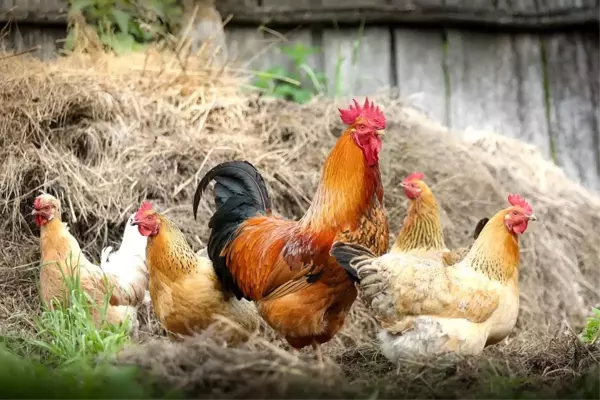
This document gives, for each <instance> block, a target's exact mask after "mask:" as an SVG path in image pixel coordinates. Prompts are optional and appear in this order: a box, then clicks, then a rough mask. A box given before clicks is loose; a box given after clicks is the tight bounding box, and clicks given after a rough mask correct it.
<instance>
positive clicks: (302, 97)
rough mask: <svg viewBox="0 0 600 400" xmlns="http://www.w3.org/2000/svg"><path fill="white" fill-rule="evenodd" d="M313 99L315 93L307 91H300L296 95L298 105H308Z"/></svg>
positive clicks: (295, 99)
mask: <svg viewBox="0 0 600 400" xmlns="http://www.w3.org/2000/svg"><path fill="white" fill-rule="evenodd" d="M312 98H313V93H312V92H311V91H310V90H307V89H299V90H296V92H295V93H294V101H295V102H296V103H300V104H304V103H308V102H309V101H310V99H312Z"/></svg>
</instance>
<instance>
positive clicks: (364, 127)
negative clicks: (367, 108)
mask: <svg viewBox="0 0 600 400" xmlns="http://www.w3.org/2000/svg"><path fill="white" fill-rule="evenodd" d="M357 128H358V130H360V131H364V130H365V129H367V126H366V125H365V124H359V125H358V126H357Z"/></svg>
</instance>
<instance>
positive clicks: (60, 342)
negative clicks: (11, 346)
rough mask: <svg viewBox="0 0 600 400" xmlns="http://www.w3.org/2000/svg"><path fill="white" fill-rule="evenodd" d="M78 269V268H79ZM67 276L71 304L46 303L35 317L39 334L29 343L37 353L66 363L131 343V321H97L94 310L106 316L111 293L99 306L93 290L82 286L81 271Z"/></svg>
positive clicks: (54, 362) (109, 352)
mask: <svg viewBox="0 0 600 400" xmlns="http://www.w3.org/2000/svg"><path fill="white" fill-rule="evenodd" d="M66 264H67V262H66ZM67 267H68V268H70V266H68V265H67ZM74 270H75V271H78V268H75V269H74ZM63 279H64V281H65V285H66V287H67V292H68V296H67V297H68V299H67V301H68V304H69V306H68V307H64V306H62V304H61V303H59V302H55V303H54V304H53V307H50V308H46V307H44V308H43V310H42V313H41V315H40V316H39V317H38V318H36V321H35V325H36V328H37V329H36V330H37V336H36V338H34V339H30V340H29V344H30V345H31V346H32V347H33V348H34V349H36V350H37V351H35V353H36V354H38V355H39V357H40V358H41V359H42V360H43V361H44V362H45V363H48V364H52V365H61V364H63V365H64V364H70V363H73V362H76V361H81V360H88V361H90V362H91V361H92V360H94V359H95V358H96V357H98V356H111V355H114V354H116V353H117V352H118V351H119V350H121V349H122V348H123V346H124V345H125V344H127V343H129V341H130V338H129V331H130V322H129V321H125V322H123V323H121V324H106V323H103V324H101V327H100V328H98V327H96V324H95V323H94V319H93V314H94V313H97V314H98V315H99V316H100V320H101V321H105V320H106V310H107V308H108V304H109V298H110V294H106V295H105V296H104V302H103V305H102V306H98V305H97V304H96V303H95V302H93V301H92V297H91V295H90V294H89V293H86V292H84V291H83V290H81V286H80V276H79V273H74V274H73V275H68V274H64V273H63ZM105 284H107V282H105Z"/></svg>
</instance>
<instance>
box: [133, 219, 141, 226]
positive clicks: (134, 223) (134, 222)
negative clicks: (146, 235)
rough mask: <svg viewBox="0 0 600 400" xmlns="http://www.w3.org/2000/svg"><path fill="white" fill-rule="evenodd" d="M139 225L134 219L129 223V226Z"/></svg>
mask: <svg viewBox="0 0 600 400" xmlns="http://www.w3.org/2000/svg"><path fill="white" fill-rule="evenodd" d="M139 224H140V221H138V220H137V219H134V220H133V221H131V226H138V225H139Z"/></svg>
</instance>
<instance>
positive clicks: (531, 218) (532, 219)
mask: <svg viewBox="0 0 600 400" xmlns="http://www.w3.org/2000/svg"><path fill="white" fill-rule="evenodd" d="M529 220H530V221H537V220H538V218H537V217H536V216H535V215H533V214H531V215H530V216H529Z"/></svg>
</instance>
